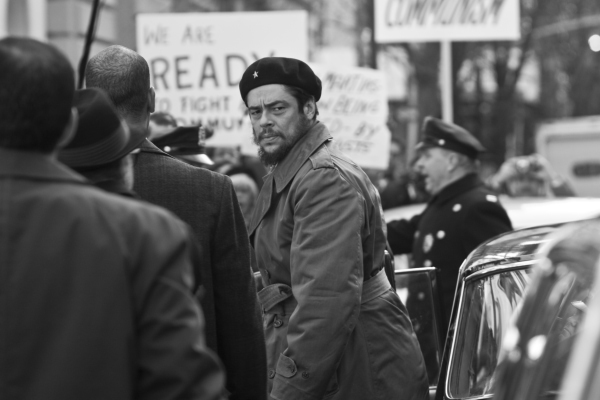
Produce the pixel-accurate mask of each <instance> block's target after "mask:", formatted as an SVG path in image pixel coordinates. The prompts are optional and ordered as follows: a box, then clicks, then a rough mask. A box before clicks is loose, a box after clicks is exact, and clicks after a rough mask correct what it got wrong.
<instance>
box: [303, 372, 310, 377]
mask: <svg viewBox="0 0 600 400" xmlns="http://www.w3.org/2000/svg"><path fill="white" fill-rule="evenodd" d="M302 377H303V378H304V379H308V378H310V373H309V372H308V371H304V372H302Z"/></svg>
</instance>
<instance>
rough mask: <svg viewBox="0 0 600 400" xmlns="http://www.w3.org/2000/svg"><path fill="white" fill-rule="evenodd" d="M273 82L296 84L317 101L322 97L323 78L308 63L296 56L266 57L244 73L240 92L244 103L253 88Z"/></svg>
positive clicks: (288, 84) (254, 63)
mask: <svg viewBox="0 0 600 400" xmlns="http://www.w3.org/2000/svg"><path fill="white" fill-rule="evenodd" d="M271 84H281V85H287V86H295V87H297V88H300V89H302V90H304V91H305V92H306V93H308V94H310V95H312V96H313V97H314V98H315V101H319V99H320V98H321V80H320V79H319V77H318V76H317V75H315V73H314V72H313V70H312V69H311V68H310V67H309V66H308V65H307V64H306V63H304V62H302V61H300V60H296V59H294V58H285V57H265V58H261V59H260V60H257V61H255V62H253V63H252V64H250V66H249V67H248V68H247V69H246V71H244V75H242V80H241V81H240V94H241V95H242V99H243V100H244V103H246V96H247V95H248V92H250V91H251V90H252V89H255V88H257V87H259V86H264V85H271ZM246 105H248V104H247V103H246Z"/></svg>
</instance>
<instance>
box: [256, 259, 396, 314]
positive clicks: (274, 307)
mask: <svg viewBox="0 0 600 400" xmlns="http://www.w3.org/2000/svg"><path fill="white" fill-rule="evenodd" d="M391 288H392V286H391V285H390V282H389V280H388V278H387V276H386V275H385V272H384V271H383V270H381V271H379V272H378V273H377V274H376V275H375V276H373V277H372V278H371V279H369V280H368V281H366V282H363V288H362V295H361V300H360V304H365V303H366V302H368V301H371V300H373V299H375V298H376V297H379V296H381V295H382V294H384V293H385V292H387V291H388V290H390V289H391ZM258 302H259V303H260V305H261V308H262V310H263V312H264V313H283V314H284V315H285V314H288V313H290V314H291V313H292V312H293V311H294V309H295V308H296V305H297V304H298V303H297V302H296V299H295V298H294V295H293V293H292V288H291V287H289V286H288V285H286V284H284V283H276V284H273V285H268V286H267V287H265V288H264V289H262V290H261V291H260V292H258Z"/></svg>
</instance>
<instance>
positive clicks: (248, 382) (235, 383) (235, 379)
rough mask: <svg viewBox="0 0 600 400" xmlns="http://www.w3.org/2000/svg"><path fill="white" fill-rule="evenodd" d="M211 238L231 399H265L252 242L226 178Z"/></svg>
mask: <svg viewBox="0 0 600 400" xmlns="http://www.w3.org/2000/svg"><path fill="white" fill-rule="evenodd" d="M222 182H223V184H222V191H221V197H220V210H219V214H218V220H217V223H216V231H215V235H214V237H212V238H211V243H212V244H211V246H212V248H213V251H212V252H211V262H212V272H213V285H214V294H215V313H216V324H217V338H218V354H219V356H220V358H221V360H222V361H223V364H224V365H225V369H226V370H227V390H228V391H229V392H230V393H231V396H230V399H231V400H244V399H248V400H250V399H252V400H255V399H259V400H260V399H264V398H266V393H267V383H266V382H267V361H266V350H265V339H264V333H263V328H262V317H261V313H260V308H259V305H258V300H257V297H256V286H255V285H254V278H253V275H252V270H251V267H250V242H249V241H248V233H247V231H246V225H245V222H244V217H243V215H242V211H241V209H240V206H239V204H238V201H237V197H236V195H235V192H234V188H233V184H232V183H231V180H230V179H229V177H225V176H224V177H223V181H222Z"/></svg>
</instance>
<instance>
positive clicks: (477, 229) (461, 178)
mask: <svg viewBox="0 0 600 400" xmlns="http://www.w3.org/2000/svg"><path fill="white" fill-rule="evenodd" d="M423 136H424V137H423V139H422V141H421V142H419V143H418V144H417V147H416V148H417V151H418V159H417V162H416V164H415V169H416V171H417V172H418V173H419V174H421V175H422V176H423V178H424V181H425V189H426V190H427V191H428V192H429V194H430V195H431V196H432V197H431V199H430V200H429V202H428V203H427V208H426V209H425V210H424V211H423V212H422V213H421V214H420V215H416V216H414V217H413V218H411V219H410V220H397V221H391V222H389V223H388V224H387V228H388V241H389V243H390V246H391V248H392V251H393V252H394V254H402V253H412V256H413V265H412V266H413V267H415V268H421V267H435V268H436V269H437V276H438V287H439V289H440V300H441V303H442V314H443V315H442V318H443V323H444V326H445V327H447V326H448V322H449V318H450V312H451V310H452V302H453V299H454V291H455V287H456V281H457V278H458V270H459V268H460V265H461V264H462V262H463V261H464V259H465V258H466V257H467V255H468V254H469V253H470V252H471V251H472V250H473V249H475V247H477V246H478V245H480V244H481V243H483V242H484V241H486V240H487V239H490V238H492V237H494V236H496V235H498V234H500V233H503V232H506V231H510V230H512V224H511V222H510V219H509V217H508V215H507V214H506V211H505V210H504V208H503V207H502V205H501V204H500V203H499V201H498V197H497V196H496V195H495V194H494V193H493V192H491V191H490V190H488V189H487V188H486V187H485V186H484V184H483V182H482V181H481V180H480V179H479V178H478V175H477V170H478V165H479V163H478V161H477V158H478V156H479V154H481V153H482V152H483V151H485V149H484V147H483V146H482V145H481V143H479V141H478V140H477V139H476V138H475V137H473V135H471V134H470V133H469V132H468V131H467V130H465V129H463V128H461V127H460V126H458V125H454V124H451V123H448V122H444V121H442V120H439V119H437V118H433V117H427V118H425V121H424V124H423Z"/></svg>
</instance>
